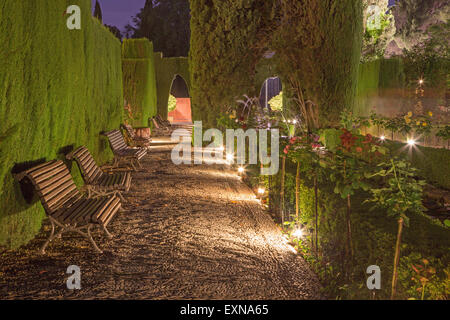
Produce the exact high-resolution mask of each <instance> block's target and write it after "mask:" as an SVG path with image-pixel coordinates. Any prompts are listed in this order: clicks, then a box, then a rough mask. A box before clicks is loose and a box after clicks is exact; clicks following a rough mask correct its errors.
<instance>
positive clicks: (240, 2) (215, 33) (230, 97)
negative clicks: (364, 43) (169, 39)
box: [190, 0, 362, 127]
mask: <svg viewBox="0 0 450 320" xmlns="http://www.w3.org/2000/svg"><path fill="white" fill-rule="evenodd" d="M190 3H191V50H190V67H191V76H192V107H193V112H194V118H195V119H196V120H198V119H201V120H203V122H204V125H207V126H212V125H214V124H215V121H216V119H217V117H218V114H219V113H220V112H221V111H223V109H224V107H227V106H229V105H231V104H234V103H235V101H236V99H238V98H241V97H242V95H244V94H247V95H249V96H255V95H257V94H258V93H259V89H260V88H258V87H255V85H254V83H255V76H256V77H257V76H258V75H257V65H258V63H259V62H260V61H261V59H262V58H263V56H264V53H266V52H267V51H273V52H274V54H275V56H274V58H273V62H272V63H273V65H274V67H275V68H276V74H277V75H279V76H280V77H281V78H282V79H283V80H285V81H284V83H283V87H284V89H285V90H284V91H285V92H286V95H287V96H294V97H297V98H298V96H300V94H299V90H300V89H299V88H301V90H302V91H303V93H304V95H305V96H306V99H307V100H312V101H313V102H314V103H315V104H316V105H317V106H318V108H319V112H318V114H319V115H318V116H317V117H316V118H320V124H317V126H319V125H320V126H322V127H323V126H329V125H332V124H335V123H336V122H337V121H338V118H339V113H340V111H341V110H343V109H344V107H346V106H352V105H353V99H354V93H355V87H356V77H357V67H358V64H359V60H360V54H361V40H362V2H361V1H360V0H359V1H355V0H341V1H333V0H281V1H257V0H233V1H231V0H227V1H222V0H221V1H219V0H194V1H191V2H190ZM294 89H295V92H294ZM297 89H298V90H297ZM297 110H298V108H297ZM316 122H317V121H316Z"/></svg>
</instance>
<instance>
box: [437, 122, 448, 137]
mask: <svg viewBox="0 0 450 320" xmlns="http://www.w3.org/2000/svg"><path fill="white" fill-rule="evenodd" d="M436 136H437V137H440V138H442V139H444V140H445V141H448V140H450V126H449V125H447V126H445V127H443V128H441V129H439V131H438V132H437V133H436Z"/></svg>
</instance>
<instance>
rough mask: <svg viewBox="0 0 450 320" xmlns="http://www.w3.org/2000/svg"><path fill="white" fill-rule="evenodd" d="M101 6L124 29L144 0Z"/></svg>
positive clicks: (104, 0)
mask: <svg viewBox="0 0 450 320" xmlns="http://www.w3.org/2000/svg"><path fill="white" fill-rule="evenodd" d="M99 2H100V6H101V7H102V13H103V23H105V24H109V25H113V26H116V27H118V28H119V29H120V30H122V31H123V30H124V27H125V25H126V24H127V23H130V22H131V17H132V16H134V15H136V13H138V12H139V10H140V9H141V8H143V7H144V4H145V0H99ZM394 3H395V0H389V5H393V4H394ZM94 6H95V0H92V10H94Z"/></svg>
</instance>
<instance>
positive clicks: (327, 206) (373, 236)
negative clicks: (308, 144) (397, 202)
mask: <svg viewBox="0 0 450 320" xmlns="http://www.w3.org/2000/svg"><path fill="white" fill-rule="evenodd" d="M338 132H339V131H338ZM330 134H331V133H330ZM324 170H325V172H328V173H329V171H328V170H327V169H324ZM295 172H296V166H295V164H294V163H292V162H291V161H288V162H287V163H286V187H285V192H286V195H285V200H286V212H287V213H288V212H294V210H295ZM325 176H327V177H328V176H329V174H326V175H325ZM313 185H314V184H313V175H312V174H307V175H302V179H301V187H300V197H299V199H300V212H301V223H302V224H303V225H304V226H305V228H306V229H308V228H310V227H311V226H313V225H314V218H315V217H314V187H313ZM269 188H270V191H271V197H270V201H271V206H272V207H274V206H278V205H279V200H278V202H277V200H276V197H278V198H279V194H280V174H279V175H277V176H276V177H273V178H272V179H271V183H270V186H269ZM333 188H334V186H333V185H332V184H330V182H329V179H324V180H319V194H318V198H319V208H318V209H319V248H320V254H319V255H318V256H315V255H312V254H311V252H310V251H308V250H301V252H302V254H303V256H304V258H305V259H306V260H307V261H308V262H309V263H310V264H311V265H312V267H313V268H314V270H315V272H316V274H317V275H318V276H319V278H320V280H321V282H322V283H324V286H325V288H324V289H325V294H327V296H328V297H329V298H330V299H371V298H372V292H370V291H369V290H367V287H366V280H367V274H366V273H365V271H366V268H367V266H369V265H373V264H375V265H378V266H380V268H381V270H382V274H383V275H385V276H382V277H381V278H382V279H381V281H382V284H381V290H379V291H378V290H377V293H376V299H388V298H389V294H390V280H391V279H390V277H389V276H388V275H390V274H392V269H393V266H392V259H393V256H392V255H393V252H392V250H393V247H394V245H395V241H396V233H397V226H396V224H395V222H394V223H393V220H392V219H391V218H388V217H387V212H386V210H385V209H382V208H375V209H372V210H371V208H372V207H373V205H372V204H371V203H365V202H364V201H365V200H366V199H368V198H369V197H370V196H371V195H370V193H369V192H365V191H363V190H362V189H359V190H355V193H354V195H353V196H352V243H353V246H354V259H353V263H352V264H350V265H349V264H347V263H346V260H347V258H346V257H345V255H344V254H343V253H344V251H345V237H343V234H345V232H346V225H345V209H346V208H345V202H344V201H342V199H341V196H340V195H339V194H335V193H334V192H333ZM272 210H274V212H278V209H277V208H276V207H275V208H272ZM409 218H410V225H409V227H408V228H406V229H405V230H404V231H403V245H402V256H401V258H400V265H399V270H398V272H399V284H398V294H397V296H398V298H400V299H408V298H416V299H420V296H421V293H420V292H418V291H416V290H417V288H418V286H417V283H416V282H415V281H413V280H411V278H412V277H413V276H414V274H415V272H414V271H413V269H412V268H411V264H415V265H416V264H417V263H419V262H420V261H419V258H420V259H421V258H422V257H423V258H425V257H426V258H427V259H428V260H429V261H430V265H432V266H433V267H434V268H435V269H436V275H435V276H434V277H432V278H430V281H429V282H428V283H427V287H426V291H425V299H443V297H445V296H446V295H448V285H449V280H448V275H447V273H446V272H448V270H447V269H448V267H447V264H448V261H449V259H450V254H449V252H448V246H450V237H449V236H448V235H449V233H448V232H449V229H448V228H447V227H444V226H442V225H439V224H437V223H435V222H433V221H432V220H431V219H430V218H428V217H427V216H425V215H423V214H421V213H420V214H417V213H410V214H409ZM307 239H308V238H306V239H305V241H304V242H305V243H308V241H309V240H307ZM302 245H304V243H302ZM300 248H301V247H299V249H300ZM345 274H348V278H347V277H345Z"/></svg>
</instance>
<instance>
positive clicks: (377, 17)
mask: <svg viewBox="0 0 450 320" xmlns="http://www.w3.org/2000/svg"><path fill="white" fill-rule="evenodd" d="M364 3H365V9H364V11H365V19H364V20H365V21H366V25H365V32H364V38H363V48H362V60H363V61H371V60H373V59H376V58H382V57H383V56H384V52H385V50H386V47H387V45H388V43H389V42H390V41H391V40H393V38H394V35H395V21H394V16H393V15H392V13H391V12H390V10H389V9H388V1H386V0H385V1H377V2H375V3H374V2H373V1H369V0H364ZM371 4H376V5H377V7H378V9H379V11H378V12H377V11H374V10H370V7H369V5H371Z"/></svg>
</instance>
